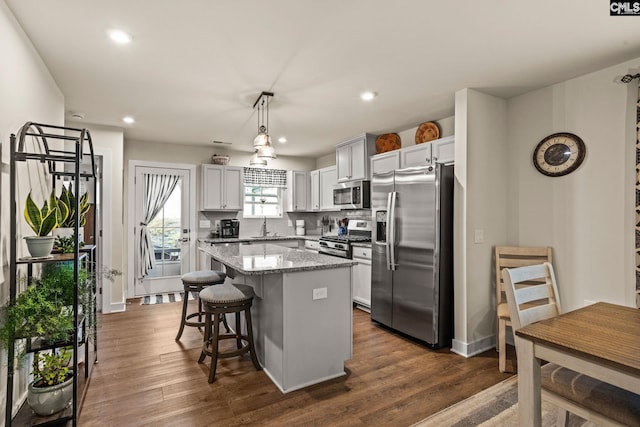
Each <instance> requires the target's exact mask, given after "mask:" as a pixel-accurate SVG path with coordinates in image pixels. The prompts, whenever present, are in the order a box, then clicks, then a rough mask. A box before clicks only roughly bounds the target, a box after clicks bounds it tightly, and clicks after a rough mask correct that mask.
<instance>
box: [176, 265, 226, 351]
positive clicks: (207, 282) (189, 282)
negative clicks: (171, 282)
mask: <svg viewBox="0 0 640 427" xmlns="http://www.w3.org/2000/svg"><path fill="white" fill-rule="evenodd" d="M226 277H227V274H226V273H225V272H224V271H217V270H202V271H190V272H189V273H185V274H183V275H182V277H181V279H182V286H183V287H184V298H183V299H182V318H181V319H180V328H179V329H178V335H176V341H178V340H179V339H180V337H181V336H182V332H183V331H184V327H185V326H193V327H197V328H201V327H203V326H204V319H203V317H204V312H203V311H202V301H201V300H200V299H198V311H196V312H194V313H190V314H188V313H187V307H188V303H189V293H191V292H196V293H198V294H199V293H200V291H202V290H203V289H206V288H208V287H210V286H211V285H220V284H222V283H224V280H225V279H226ZM194 317H197V318H198V319H197V321H195V320H190V319H193V318H194ZM222 321H223V323H224V325H225V328H226V329H227V331H228V330H229V326H228V325H227V320H226V318H224V317H223V318H222Z"/></svg>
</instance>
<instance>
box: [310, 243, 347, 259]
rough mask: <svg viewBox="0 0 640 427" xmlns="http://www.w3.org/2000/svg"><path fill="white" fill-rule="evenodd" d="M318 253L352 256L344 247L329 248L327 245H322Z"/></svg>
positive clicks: (341, 256) (342, 256) (343, 256)
mask: <svg viewBox="0 0 640 427" xmlns="http://www.w3.org/2000/svg"><path fill="white" fill-rule="evenodd" d="M318 253H319V254H322V255H331V256H337V257H340V258H350V257H349V253H348V252H345V251H344V250H342V249H334V248H327V247H325V246H320V249H318Z"/></svg>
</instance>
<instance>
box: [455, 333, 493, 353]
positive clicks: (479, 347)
mask: <svg viewBox="0 0 640 427" xmlns="http://www.w3.org/2000/svg"><path fill="white" fill-rule="evenodd" d="M495 346H496V336H495V335H490V336H488V337H484V338H481V339H479V340H476V341H473V342H470V343H465V342H463V341H460V340H455V339H454V340H453V342H452V343H451V352H453V353H456V354H459V355H460V356H463V357H473V356H475V355H477V354H480V353H484V352H485V351H487V350H490V349H492V348H495Z"/></svg>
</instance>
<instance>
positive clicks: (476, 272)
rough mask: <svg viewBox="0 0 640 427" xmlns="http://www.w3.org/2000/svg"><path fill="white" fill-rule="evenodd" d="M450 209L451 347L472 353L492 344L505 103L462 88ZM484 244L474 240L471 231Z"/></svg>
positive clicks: (502, 209) (502, 210) (502, 230)
mask: <svg viewBox="0 0 640 427" xmlns="http://www.w3.org/2000/svg"><path fill="white" fill-rule="evenodd" d="M455 132H456V148H455V149H456V181H457V183H456V198H455V208H454V215H455V218H454V223H455V225H456V229H455V233H456V235H455V236H454V239H455V252H454V271H455V272H454V277H455V279H454V282H455V285H454V299H455V310H454V316H455V339H454V343H453V351H455V352H457V353H460V354H464V355H472V354H475V353H477V352H480V351H484V350H486V348H488V347H490V346H492V345H493V339H494V333H495V302H494V300H495V298H494V292H495V291H494V290H493V289H494V288H493V286H492V283H493V280H492V278H493V276H492V269H491V259H492V258H491V255H492V251H493V245H495V244H496V242H502V241H504V240H505V239H506V236H507V231H506V223H507V210H506V193H507V183H506V180H505V175H506V172H505V164H506V163H507V160H508V159H507V102H506V101H505V100H504V99H501V98H496V97H494V96H490V95H486V94H483V93H481V92H478V91H475V90H471V89H464V90H462V91H459V92H458V93H456V115H455ZM477 231H479V232H482V233H483V234H484V242H478V243H476V241H475V233H476V232H477Z"/></svg>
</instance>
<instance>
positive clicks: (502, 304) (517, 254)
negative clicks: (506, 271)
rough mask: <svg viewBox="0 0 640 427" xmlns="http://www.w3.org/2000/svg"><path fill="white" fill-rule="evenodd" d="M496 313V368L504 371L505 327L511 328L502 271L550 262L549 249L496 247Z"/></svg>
mask: <svg viewBox="0 0 640 427" xmlns="http://www.w3.org/2000/svg"><path fill="white" fill-rule="evenodd" d="M495 261H496V309H497V310H496V312H497V319H496V324H497V327H498V330H497V334H496V335H497V337H498V339H497V343H496V344H497V346H496V350H498V353H499V355H498V368H499V369H500V372H505V371H506V366H507V342H506V337H507V326H511V321H510V316H509V307H508V305H507V299H506V296H505V293H504V284H503V282H502V275H501V272H502V269H503V268H515V267H524V266H526V265H534V264H541V263H543V262H551V248H550V247H525V246H496V254H495Z"/></svg>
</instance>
